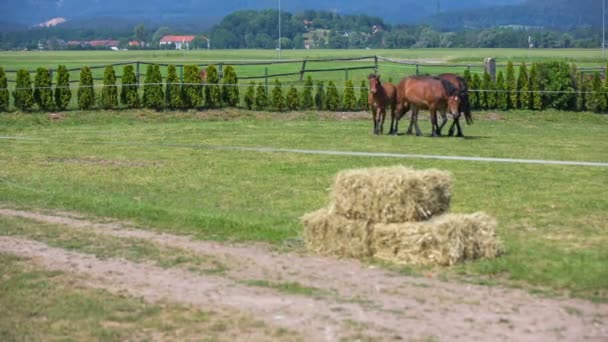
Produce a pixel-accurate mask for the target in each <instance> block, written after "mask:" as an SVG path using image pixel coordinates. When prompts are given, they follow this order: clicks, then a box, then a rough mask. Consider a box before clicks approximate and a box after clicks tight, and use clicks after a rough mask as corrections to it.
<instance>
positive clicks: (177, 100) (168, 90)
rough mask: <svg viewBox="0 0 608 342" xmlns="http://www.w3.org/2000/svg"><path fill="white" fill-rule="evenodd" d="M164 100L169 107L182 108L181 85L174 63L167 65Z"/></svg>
mask: <svg viewBox="0 0 608 342" xmlns="http://www.w3.org/2000/svg"><path fill="white" fill-rule="evenodd" d="M165 97H166V98H165V102H166V103H167V107H168V108H170V109H179V108H182V106H183V104H182V86H181V83H180V82H179V77H177V70H176V69H175V65H169V66H168V67H167V81H166V86H165Z"/></svg>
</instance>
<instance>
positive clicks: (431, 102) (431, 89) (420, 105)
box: [395, 76, 460, 137]
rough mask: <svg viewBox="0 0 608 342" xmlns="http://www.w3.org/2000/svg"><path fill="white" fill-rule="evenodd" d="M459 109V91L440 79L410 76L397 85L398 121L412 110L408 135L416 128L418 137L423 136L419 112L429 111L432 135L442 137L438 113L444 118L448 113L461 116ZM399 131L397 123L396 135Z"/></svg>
mask: <svg viewBox="0 0 608 342" xmlns="http://www.w3.org/2000/svg"><path fill="white" fill-rule="evenodd" d="M459 107H460V98H459V97H458V90H457V89H456V88H455V87H453V86H452V84H451V83H450V82H448V81H445V80H442V79H440V78H438V77H432V76H410V77H406V78H404V79H402V80H401V82H399V85H397V113H398V115H399V117H398V119H400V118H401V117H402V116H403V115H404V114H405V113H406V112H407V111H408V110H409V109H411V110H412V116H411V118H410V125H409V127H408V129H407V134H412V128H415V129H416V135H418V136H420V135H422V133H421V132H420V128H419V127H418V111H419V110H420V109H428V110H429V112H430V114H431V125H432V131H431V135H432V136H434V137H435V136H440V135H441V130H440V129H439V125H438V124H437V111H439V112H440V113H441V115H442V116H445V113H446V112H449V113H450V114H452V115H460V108H459ZM397 122H398V120H397ZM397 130H398V127H397V123H395V133H396V132H397Z"/></svg>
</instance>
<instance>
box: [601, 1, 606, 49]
mask: <svg viewBox="0 0 608 342" xmlns="http://www.w3.org/2000/svg"><path fill="white" fill-rule="evenodd" d="M602 56H603V57H604V59H605V58H606V0H602Z"/></svg>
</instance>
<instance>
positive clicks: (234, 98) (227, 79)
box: [221, 65, 239, 107]
mask: <svg viewBox="0 0 608 342" xmlns="http://www.w3.org/2000/svg"><path fill="white" fill-rule="evenodd" d="M222 84H223V87H222V89H221V90H222V102H223V103H224V104H226V105H227V106H230V107H236V106H237V105H238V104H239V87H238V78H237V77H236V71H235V70H234V67H232V66H231V65H228V66H227V67H226V69H224V78H223V79H222Z"/></svg>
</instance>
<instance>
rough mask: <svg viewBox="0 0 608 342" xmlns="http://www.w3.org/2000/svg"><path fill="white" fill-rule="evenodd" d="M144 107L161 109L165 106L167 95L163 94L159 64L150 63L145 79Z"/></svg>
mask: <svg viewBox="0 0 608 342" xmlns="http://www.w3.org/2000/svg"><path fill="white" fill-rule="evenodd" d="M142 102H143V105H144V107H146V108H151V109H156V110H159V109H161V108H163V105H164V103H165V97H164V94H163V86H162V76H161V75H160V68H159V67H158V65H153V64H148V67H147V68H146V78H145V79H144V96H143V98H142Z"/></svg>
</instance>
